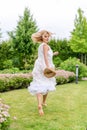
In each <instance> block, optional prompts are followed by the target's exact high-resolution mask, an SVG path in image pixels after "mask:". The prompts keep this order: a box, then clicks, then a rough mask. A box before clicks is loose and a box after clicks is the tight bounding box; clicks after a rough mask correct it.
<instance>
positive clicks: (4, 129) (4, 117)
mask: <svg viewBox="0 0 87 130" xmlns="http://www.w3.org/2000/svg"><path fill="white" fill-rule="evenodd" d="M9 126H10V114H9V106H8V105H6V104H4V103H3V102H2V99H0V130H8V129H9Z"/></svg>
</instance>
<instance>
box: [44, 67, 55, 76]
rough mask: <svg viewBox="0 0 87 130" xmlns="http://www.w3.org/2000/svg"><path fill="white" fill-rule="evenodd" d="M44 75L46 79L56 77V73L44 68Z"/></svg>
mask: <svg viewBox="0 0 87 130" xmlns="http://www.w3.org/2000/svg"><path fill="white" fill-rule="evenodd" d="M44 75H45V77H47V78H52V77H54V76H55V75H56V71H55V70H54V69H52V68H45V69H44Z"/></svg>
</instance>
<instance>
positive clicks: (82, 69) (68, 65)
mask: <svg viewBox="0 0 87 130" xmlns="http://www.w3.org/2000/svg"><path fill="white" fill-rule="evenodd" d="M77 64H78V66H79V78H82V77H86V76H87V66H86V65H84V64H83V63H81V62H80V61H79V59H77V58H71V57H70V58H69V59H67V60H66V61H64V62H62V63H61V64H60V67H61V69H64V70H68V71H72V72H74V73H76V65H77Z"/></svg>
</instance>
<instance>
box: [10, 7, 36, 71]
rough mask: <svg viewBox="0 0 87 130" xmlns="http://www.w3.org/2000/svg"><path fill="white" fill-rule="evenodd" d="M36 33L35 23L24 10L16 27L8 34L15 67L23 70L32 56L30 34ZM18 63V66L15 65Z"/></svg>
mask: <svg viewBox="0 0 87 130" xmlns="http://www.w3.org/2000/svg"><path fill="white" fill-rule="evenodd" d="M36 31H37V25H36V21H35V20H34V19H33V15H31V13H30V10H29V9H28V8H25V10H24V14H23V16H20V17H19V21H18V23H17V27H16V29H15V30H14V31H12V32H9V36H10V37H11V39H12V42H13V48H14V51H15V57H14V59H15V60H14V61H16V64H15V65H18V66H17V67H20V68H23V69H24V68H25V64H27V62H28V61H29V60H28V59H30V57H31V55H32V54H34V50H35V47H36V46H35V45H34V44H33V42H32V40H31V35H32V33H34V32H36ZM17 63H18V64H17Z"/></svg>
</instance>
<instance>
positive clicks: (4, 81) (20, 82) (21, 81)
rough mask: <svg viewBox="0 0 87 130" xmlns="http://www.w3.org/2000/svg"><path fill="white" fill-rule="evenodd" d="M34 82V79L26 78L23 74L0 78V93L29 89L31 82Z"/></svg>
mask: <svg viewBox="0 0 87 130" xmlns="http://www.w3.org/2000/svg"><path fill="white" fill-rule="evenodd" d="M31 81H32V77H29V76H28V77H24V76H23V75H22V74H20V75H15V74H13V75H12V74H7V77H5V76H3V77H0V92H4V91H9V90H14V89H20V88H27V87H28V85H29V84H30V82H31Z"/></svg>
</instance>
